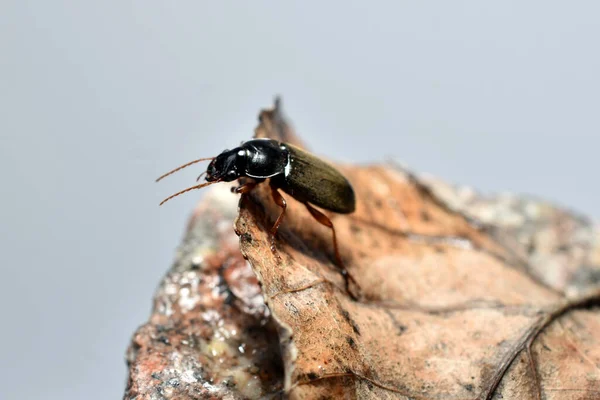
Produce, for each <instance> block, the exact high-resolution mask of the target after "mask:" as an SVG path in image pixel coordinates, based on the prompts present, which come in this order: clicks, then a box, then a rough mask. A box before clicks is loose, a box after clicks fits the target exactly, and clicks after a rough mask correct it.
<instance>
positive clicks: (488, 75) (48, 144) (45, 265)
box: [0, 0, 600, 399]
mask: <svg viewBox="0 0 600 400" xmlns="http://www.w3.org/2000/svg"><path fill="white" fill-rule="evenodd" d="M551 3H553V4H551ZM556 3H558V2H547V1H531V2H521V1H503V2H496V3H495V4H490V3H489V2H476V1H470V2H464V1H453V2H418V3H417V2H404V1H402V2H401V1H394V2H393V1H388V2H378V3H375V2H371V3H369V4H368V5H367V3H366V2H353V1H329V2H316V1H314V2H311V1H308V2H295V3H294V4H291V3H288V2H285V3H284V2H278V3H277V4H275V2H267V1H253V2H241V1H236V2H233V1H221V2H208V1H197V0H194V1H177V2H166V1H157V0H137V1H127V2H123V1H114V0H112V1H106V0H105V1H102V2H91V1H87V2H83V1H81V2H79V1H64V0H55V1H52V2H49V1H41V0H40V1H25V0H18V1H17V0H4V1H3V2H2V5H1V6H0V9H1V12H0V46H1V47H0V49H1V51H2V53H1V59H0V174H1V175H0V177H1V179H2V180H1V184H2V190H1V191H2V197H1V199H2V200H1V201H2V203H1V205H2V207H0V215H1V219H0V220H1V223H0V247H1V251H0V268H1V275H0V277H1V278H0V279H1V282H2V290H1V291H0V300H1V304H2V321H3V322H2V329H0V368H1V371H2V373H1V374H0V398H2V399H83V398H85V399H116V398H121V396H122V394H123V389H124V385H125V378H126V368H125V362H124V354H125V350H126V348H127V345H128V342H129V339H130V337H131V335H132V333H133V332H134V330H135V329H136V328H137V326H138V325H140V324H142V323H143V322H144V321H145V320H146V319H147V317H148V315H149V312H150V307H151V298H152V294H153V291H154V289H155V288H156V286H157V284H158V282H159V280H160V278H161V277H162V275H163V274H164V272H165V271H166V270H167V269H168V267H169V266H170V262H171V260H172V256H173V254H174V250H175V248H176V246H177V244H178V242H179V240H180V238H181V236H182V233H183V229H184V227H185V223H186V219H187V218H188V216H189V214H190V212H191V210H192V208H193V206H194V204H195V203H196V202H197V201H198V199H199V198H201V197H202V195H203V193H202V192H194V193H191V194H188V195H187V196H183V197H181V198H179V199H177V200H174V201H173V202H171V203H169V204H168V205H166V206H163V207H161V208H159V207H158V203H159V201H160V200H161V199H162V198H163V197H165V196H167V195H169V194H171V193H172V192H174V191H177V190H179V189H181V188H184V187H187V186H189V185H191V184H193V183H194V181H195V178H196V176H197V174H198V173H199V172H201V171H202V170H203V167H202V166H198V167H196V168H190V170H186V171H185V172H181V173H179V174H178V175H175V176H173V177H171V178H170V179H169V180H168V181H165V182H161V184H160V185H158V184H155V183H154V179H155V178H156V177H157V176H158V175H160V174H161V173H163V172H165V171H167V170H169V169H171V168H173V167H175V166H178V165H180V164H182V163H184V162H186V161H189V160H191V159H195V158H198V157H207V156H214V155H216V154H218V153H219V152H220V151H221V150H223V149H224V148H231V147H234V146H236V145H238V144H239V143H240V141H242V140H246V139H248V138H250V137H251V135H252V134H253V129H254V127H255V126H256V123H257V119H256V117H257V114H258V111H259V110H260V109H261V108H264V107H268V106H270V105H271V104H272V100H273V97H274V95H276V94H281V95H282V96H283V105H284V110H285V111H286V113H287V115H288V116H289V118H290V119H291V121H292V122H293V124H294V126H295V127H296V128H297V130H298V131H299V133H300V134H301V135H302V137H303V138H304V139H305V140H306V142H307V143H308V144H309V145H310V147H311V149H312V150H313V151H314V152H316V153H318V154H321V155H324V156H327V157H329V158H331V159H335V160H339V161H345V162H361V163H365V162H378V161H383V160H386V159H389V158H390V157H396V158H398V159H399V160H401V161H403V162H404V163H405V164H407V165H408V166H409V167H412V168H413V169H415V170H416V171H421V172H430V173H432V174H435V175H437V176H439V177H441V178H444V179H447V180H449V181H451V182H456V183H465V184H470V185H473V186H474V187H476V188H479V189H480V190H482V191H484V192H487V193H494V192H504V191H513V192H519V193H525V194H532V195H535V196H538V197H542V198H546V199H548V200H550V201H553V202H555V203H557V204H560V205H564V206H567V207H569V208H572V209H574V210H577V211H580V212H582V213H584V214H586V215H589V216H591V217H592V218H597V217H599V216H600V207H599V206H598V204H599V203H598V201H599V200H600V186H599V185H598V177H597V175H598V172H599V171H600V161H599V159H598V146H599V145H600V135H599V133H600V112H599V108H598V105H599V102H600V75H599V72H598V71H600V52H598V38H600V24H598V15H599V13H600V5H599V3H598V2H594V1H587V2H586V1H580V2H577V3H573V2H570V3H567V2H561V4H560V5H557V4H556Z"/></svg>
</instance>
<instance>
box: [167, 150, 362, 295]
mask: <svg viewBox="0 0 600 400" xmlns="http://www.w3.org/2000/svg"><path fill="white" fill-rule="evenodd" d="M207 160H211V161H210V164H209V165H208V167H207V169H206V171H205V172H204V173H202V174H200V176H198V179H197V181H198V180H200V178H201V177H202V175H206V177H205V180H206V183H202V184H199V185H195V186H192V187H189V188H187V189H184V190H182V191H180V192H177V193H175V194H173V195H171V196H169V197H167V198H166V199H164V200H163V201H162V202H161V203H160V205H163V204H164V203H166V202H167V201H169V200H171V199H172V198H174V197H177V196H179V195H181V194H183V193H186V192H189V191H191V190H195V189H201V188H203V187H206V186H208V185H211V184H214V183H218V182H231V181H234V180H236V179H240V178H242V179H243V178H251V179H250V180H248V181H245V182H244V183H242V184H241V185H240V186H238V187H235V188H233V189H232V191H233V192H234V193H240V194H244V193H249V192H250V191H252V190H253V189H254V188H255V187H256V186H257V185H258V184H261V183H263V182H265V181H266V180H267V179H268V180H269V182H268V183H269V185H270V188H271V196H272V198H273V200H274V201H275V203H276V204H277V205H278V206H279V207H280V208H281V213H280V214H279V216H278V217H277V219H276V221H275V223H274V224H273V227H272V228H271V230H270V233H271V235H272V236H271V238H272V241H273V242H272V246H271V250H272V251H275V246H274V237H275V234H276V233H277V229H278V228H279V225H280V224H281V222H282V220H283V217H284V215H285V211H286V207H287V203H286V201H285V198H284V197H283V196H282V195H281V193H280V192H279V190H282V191H283V192H285V193H287V194H289V195H290V196H292V197H293V198H294V199H296V200H298V201H299V202H301V203H303V204H304V206H305V207H306V209H307V210H308V211H309V213H310V214H311V215H312V217H313V218H314V219H315V220H317V221H318V222H319V223H320V224H322V225H324V226H326V227H328V228H330V229H331V232H332V235H333V249H334V253H335V258H336V262H337V264H338V268H339V270H340V273H341V274H342V276H343V277H344V282H345V288H346V292H347V293H348V294H350V296H351V297H352V298H353V299H355V300H356V299H357V298H356V296H355V295H354V294H353V293H352V292H351V291H350V282H352V283H353V284H354V285H356V286H358V285H357V283H356V280H355V279H354V278H353V277H352V275H350V273H349V272H348V271H347V269H346V267H345V266H344V263H343V262H342V258H341V256H340V253H339V249H338V244H337V238H336V234H335V228H334V226H333V223H332V222H331V220H330V219H329V218H328V217H327V216H326V215H325V214H323V213H322V212H321V211H319V210H317V209H316V208H315V207H313V205H315V206H317V207H320V208H323V209H325V210H329V211H333V212H335V213H340V214H350V213H352V212H354V210H355V208H356V197H355V195H354V189H353V188H352V185H351V184H350V182H349V181H348V180H347V179H346V177H344V175H342V174H341V173H340V172H339V171H338V170H336V169H335V168H334V167H333V166H331V165H329V164H328V163H326V162H325V161H323V160H321V159H320V158H318V157H316V156H314V155H312V154H310V153H309V152H307V151H305V150H302V149H300V148H299V147H296V146H294V145H291V144H289V143H285V142H280V141H277V140H274V139H266V138H259V139H252V140H249V141H246V142H243V143H242V144H241V145H240V146H239V147H236V148H234V149H232V150H224V151H223V152H222V153H221V154H219V155H218V156H216V157H212V158H200V159H198V160H194V161H191V162H189V163H186V164H184V165H182V166H180V167H177V168H175V169H174V170H172V171H169V172H167V173H166V174H164V175H162V176H160V177H159V178H158V179H157V180H156V181H157V182H158V181H160V180H161V179H163V178H165V177H166V176H169V175H171V174H173V173H174V172H177V171H179V170H181V169H183V168H186V167H188V166H190V165H192V164H195V163H198V162H201V161H207Z"/></svg>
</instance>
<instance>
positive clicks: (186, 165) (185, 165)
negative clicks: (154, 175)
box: [156, 157, 215, 182]
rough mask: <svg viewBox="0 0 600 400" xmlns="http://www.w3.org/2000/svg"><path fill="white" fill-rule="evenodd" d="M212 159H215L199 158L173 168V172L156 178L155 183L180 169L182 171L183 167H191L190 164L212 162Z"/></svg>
mask: <svg viewBox="0 0 600 400" xmlns="http://www.w3.org/2000/svg"><path fill="white" fill-rule="evenodd" d="M214 159H215V157H208V158H199V159H197V160H194V161H190V162H189V163H187V164H183V165H182V166H180V167H177V168H175V169H174V170H172V171H169V172H167V173H166V174H164V175H161V176H159V177H158V179H156V182H158V181H160V180H161V179H162V178H165V177H167V176H169V175H171V174H174V173H175V172H177V171H179V170H180V169H184V168H185V167H189V166H190V165H192V164H196V163H199V162H200V161H207V160H214Z"/></svg>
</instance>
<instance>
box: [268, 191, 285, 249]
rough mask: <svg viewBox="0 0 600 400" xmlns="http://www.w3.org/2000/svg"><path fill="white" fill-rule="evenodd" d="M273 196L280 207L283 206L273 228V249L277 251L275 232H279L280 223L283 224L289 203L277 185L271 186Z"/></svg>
mask: <svg viewBox="0 0 600 400" xmlns="http://www.w3.org/2000/svg"><path fill="white" fill-rule="evenodd" d="M271 196H272V197H273V200H274V201H275V204H277V205H278V206H279V207H281V214H279V217H277V220H276V221H275V223H274V224H273V227H272V228H271V251H273V252H275V234H276V233H277V229H278V228H279V225H281V221H283V216H284V215H285V209H286V207H287V203H286V201H285V199H284V198H283V196H282V195H281V193H279V192H278V191H277V188H276V187H273V186H271Z"/></svg>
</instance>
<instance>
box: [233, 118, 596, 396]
mask: <svg viewBox="0 0 600 400" xmlns="http://www.w3.org/2000/svg"><path fill="white" fill-rule="evenodd" d="M260 121H261V122H260V125H259V127H258V128H257V131H256V136H257V137H271V138H276V139H280V140H286V141H291V142H295V143H297V141H296V139H295V135H294V134H293V132H292V130H291V128H289V126H287V124H286V123H285V121H284V120H283V118H282V117H281V113H280V109H279V108H278V107H276V108H275V109H273V110H269V111H264V112H262V113H261V117H260ZM337 167H339V169H340V170H341V171H342V172H343V173H344V174H345V175H346V176H347V177H348V179H349V180H350V181H351V182H352V184H353V186H354V188H355V191H356V195H357V209H356V212H355V213H353V214H351V215H336V214H333V213H328V215H329V216H330V218H331V219H332V221H333V223H334V225H335V227H336V230H337V233H338V242H339V245H340V249H341V253H342V257H343V260H344V263H345V265H346V266H347V267H348V268H349V270H350V272H351V273H352V274H353V275H354V277H356V278H357V280H358V282H359V285H360V289H361V295H362V296H361V298H360V300H359V301H353V300H352V299H351V298H350V297H349V296H348V294H347V293H346V292H345V290H344V284H343V279H342V277H341V276H340V274H339V273H338V271H337V269H336V266H335V263H334V256H333V254H332V251H333V250H332V241H331V233H330V231H329V230H328V229H327V228H325V227H323V226H321V225H319V224H318V223H316V222H315V221H314V220H313V219H312V218H311V216H310V214H309V213H308V212H307V211H306V209H305V208H304V207H303V206H302V205H301V204H299V203H297V202H295V201H294V200H293V199H292V198H291V197H290V196H286V199H287V201H288V209H287V212H286V218H285V219H284V222H283V224H282V225H281V227H280V229H279V232H278V235H277V240H276V244H277V246H276V251H275V252H272V251H271V249H270V237H269V233H268V231H269V228H270V227H271V225H272V224H273V222H274V220H275V218H276V216H277V215H278V213H279V209H278V207H277V206H276V205H275V204H274V203H273V201H272V200H271V197H270V193H269V191H268V188H267V187H266V186H267V185H260V186H259V188H258V189H257V190H255V191H254V192H252V193H250V194H248V195H244V196H242V198H241V201H240V213H239V217H238V219H237V221H236V231H237V233H238V234H239V235H240V245H241V250H242V253H243V255H244V256H245V257H246V258H247V259H248V260H249V262H250V264H251V266H252V268H253V270H254V272H255V273H256V275H257V277H258V280H259V282H260V284H261V286H262V290H263V294H264V297H265V302H266V304H267V306H268V307H269V309H270V311H271V315H272V318H273V319H274V321H275V322H276V324H277V326H278V327H279V340H280V346H281V351H282V356H283V360H284V368H285V376H284V391H285V392H286V393H287V394H289V395H290V397H291V398H294V399H316V398H360V399H368V398H373V399H384V398H394V399H395V398H400V399H501V398H503V399H593V398H600V334H599V332H600V329H599V328H600V312H599V309H598V308H597V307H598V305H599V303H600V292H599V291H598V289H597V287H598V286H597V282H598V277H599V276H600V260H599V257H598V251H599V250H598V249H599V247H600V246H598V233H597V232H598V231H597V230H595V228H593V227H592V225H591V224H589V222H587V221H586V220H585V219H582V218H580V217H577V216H574V215H572V214H571V213H568V212H566V211H562V210H559V209H557V208H554V207H551V206H548V205H546V204H544V203H542V202H533V201H531V202H528V203H525V202H524V201H523V203H520V202H518V201H512V202H510V201H508V202H505V203H506V204H504V205H499V204H500V203H501V202H500V201H496V202H494V201H492V200H489V201H488V200H481V198H480V197H477V196H476V195H474V194H473V195H472V196H471V197H469V198H468V199H465V196H464V190H463V191H462V192H461V190H457V189H456V188H452V187H450V186H448V185H444V184H441V183H439V182H437V181H435V180H431V179H424V178H420V177H417V176H415V175H413V174H412V173H410V172H409V171H407V170H405V169H403V168H400V167H399V166H397V165H393V164H391V165H372V166H364V167H357V166H352V165H337ZM461 196H462V197H461ZM486 201H488V203H487V204H486ZM536 207H537V208H536ZM486 210H487V212H488V214H489V213H490V210H499V211H498V212H497V214H494V213H492V215H491V216H490V215H487V214H486ZM507 210H509V211H512V212H513V213H514V214H516V215H517V216H518V218H517V221H516V222H515V221H513V222H512V223H511V224H509V223H508V222H507V221H508V218H507V217H506V213H505V214H502V212H506V211H507ZM519 218H521V219H522V220H521V221H519V220H518V219H519Z"/></svg>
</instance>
